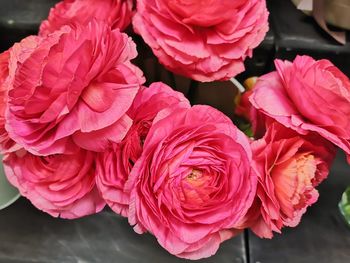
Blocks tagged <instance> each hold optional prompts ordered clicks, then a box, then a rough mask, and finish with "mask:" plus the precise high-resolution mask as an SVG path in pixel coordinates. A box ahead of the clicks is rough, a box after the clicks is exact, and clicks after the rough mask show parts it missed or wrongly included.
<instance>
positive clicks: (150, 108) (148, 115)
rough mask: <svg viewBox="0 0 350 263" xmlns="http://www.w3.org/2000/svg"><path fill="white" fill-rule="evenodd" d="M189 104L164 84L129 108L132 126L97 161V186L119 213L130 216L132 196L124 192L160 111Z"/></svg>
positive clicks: (144, 90)
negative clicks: (121, 138) (119, 140)
mask: <svg viewBox="0 0 350 263" xmlns="http://www.w3.org/2000/svg"><path fill="white" fill-rule="evenodd" d="M190 107H191V106H190V103H189V102H188V100H187V99H186V98H185V97H184V95H183V94H182V93H180V92H176V91H174V90H172V89H171V88H170V87H168V86H167V85H165V84H163V83H153V84H152V85H151V86H150V87H149V88H142V89H141V90H140V91H139V93H138V94H137V95H136V97H135V100H134V102H133V104H132V106H131V108H130V109H129V112H128V114H129V116H130V117H131V118H132V120H133V124H132V126H131V128H130V130H129V132H128V133H127V135H126V136H125V138H124V139H123V140H122V142H120V143H118V144H113V145H112V146H111V147H110V148H109V149H107V150H106V151H105V152H103V153H100V154H99V155H98V158H97V161H96V162H97V167H96V181H97V186H98V188H99V189H100V192H101V194H102V196H103V198H104V199H105V200H106V202H107V204H108V205H109V206H110V207H111V208H112V209H113V211H115V212H116V213H118V214H121V215H122V216H127V215H128V209H129V199H130V197H129V193H128V192H126V191H124V186H125V183H126V181H127V179H128V177H129V174H130V171H131V169H132V167H133V166H134V164H135V163H136V161H137V160H138V158H139V157H140V156H141V154H142V148H143V142H144V140H145V139H146V136H147V134H148V131H149V129H150V127H151V126H152V124H153V121H154V118H155V117H156V116H157V114H158V113H159V112H161V111H164V112H169V111H173V110H177V109H179V108H190Z"/></svg>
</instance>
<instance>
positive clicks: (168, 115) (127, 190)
mask: <svg viewBox="0 0 350 263" xmlns="http://www.w3.org/2000/svg"><path fill="white" fill-rule="evenodd" d="M136 2H137V4H136V6H134V5H133V1H130V0H103V1H95V0H65V1H62V2H60V3H58V4H57V5H56V6H55V7H54V8H53V9H51V11H50V15H49V17H48V19H47V20H46V21H44V22H43V23H42V24H41V27H40V31H39V34H38V35H37V36H29V37H27V38H25V39H23V40H22V41H21V42H19V43H16V44H15V45H14V46H13V47H11V48H10V49H9V50H8V51H5V52H4V53H2V54H1V55H0V87H1V96H0V97H1V108H0V109H1V110H0V116H1V118H0V120H1V122H0V134H1V135H0V145H1V151H2V153H3V154H4V167H5V172H6V176H7V178H8V180H9V181H10V182H11V183H12V184H13V185H14V186H15V187H17V188H18V189H19V191H20V193H21V195H22V196H25V197H27V198H28V199H29V200H30V201H31V202H32V203H33V205H34V206H36V207H37V208H38V209H41V210H43V211H45V212H47V213H49V214H50V215H52V216H55V217H61V218H67V219H74V218H79V217H83V216H86V215H90V214H94V213H98V212H100V211H101V210H102V209H103V208H104V207H105V205H108V206H109V207H110V208H111V209H112V210H113V211H114V212H115V213H118V214H120V215H122V216H124V217H127V218H128V220H129V223H130V225H132V226H133V227H134V230H135V231H136V232H137V233H140V234H141V233H145V232H149V233H151V234H153V235H154V236H155V237H156V238H157V240H158V242H159V244H160V245H161V246H162V247H164V248H165V249H166V250H167V251H169V252H170V253H171V254H173V255H175V256H178V257H182V258H188V259H199V258H204V257H209V256H211V255H213V254H215V253H216V251H217V250H218V248H219V245H220V243H222V242H223V241H225V240H227V239H230V238H232V237H234V236H235V235H237V234H238V233H240V232H241V231H242V230H244V229H245V228H251V229H252V231H253V232H254V233H255V234H257V235H258V236H259V237H264V238H272V236H273V233H274V232H277V233H280V232H281V229H282V228H283V227H284V226H289V227H293V226H296V225H297V224H298V223H299V221H300V219H301V217H302V215H303V214H304V213H305V211H306V209H307V207H308V206H310V205H312V204H313V203H315V202H316V201H317V198H318V192H317V190H316V187H317V186H318V185H319V184H320V183H321V182H322V181H323V180H324V179H326V178H327V175H328V172H329V169H330V166H331V163H332V160H333V159H334V157H335V151H336V146H338V147H340V148H341V149H343V150H344V151H345V152H346V154H347V155H348V156H350V119H349V114H350V81H349V79H348V78H347V77H346V76H345V75H344V74H343V73H341V72H340V71H339V70H338V69H337V68H336V67H335V66H334V65H333V64H332V63H331V62H329V61H328V60H320V61H315V60H313V59H312V58H310V57H306V56H302V57H297V58H296V59H295V61H294V62H288V61H279V60H277V61H276V62H275V64H276V71H275V72H272V73H270V74H267V75H265V76H262V77H260V78H259V79H258V80H257V82H256V84H255V85H254V86H253V87H252V89H251V90H249V91H247V92H245V93H244V94H243V95H242V97H241V101H240V104H239V106H238V107H237V113H240V114H241V115H243V116H245V117H246V118H247V119H248V120H249V121H250V122H251V123H252V129H253V131H254V139H253V138H249V137H247V136H246V135H245V134H244V133H243V132H242V131H240V130H239V129H238V128H237V127H236V126H235V125H234V124H233V122H232V121H231V120H230V119H229V118H228V117H226V116H225V115H224V114H223V113H221V112H219V111H218V110H216V109H214V108H212V107H210V106H205V105H195V106H191V105H190V103H189V101H188V100H187V99H186V97H185V96H184V95H183V94H182V93H180V92H177V91H175V90H173V89H172V88H170V87H169V86H167V85H165V84H163V83H160V82H158V83H153V84H151V85H150V86H149V87H145V86H143V83H144V82H145V77H144V76H143V73H142V71H141V69H139V68H138V67H137V66H135V65H134V64H133V63H132V60H133V59H134V58H135V57H136V56H137V50H136V45H135V43H134V42H133V40H132V39H131V38H130V37H129V36H128V35H127V34H126V33H122V32H121V31H123V30H125V29H126V28H127V27H128V25H129V23H130V22H131V21H132V25H133V28H134V31H135V32H136V33H138V34H140V35H141V36H142V38H143V40H144V41H145V42H146V43H147V44H148V45H149V47H150V48H151V49H152V51H153V53H154V54H155V55H156V56H157V58H158V59H159V61H160V63H161V64H163V65H164V66H165V67H166V68H167V69H168V70H170V71H172V72H174V73H177V74H180V75H184V76H186V77H189V78H191V79H194V80H197V81H203V82H204V81H205V82H209V81H214V80H228V79H231V78H232V77H234V76H236V75H237V74H238V73H240V72H242V71H244V60H245V58H246V57H249V56H252V50H253V49H254V48H255V47H256V46H258V44H259V43H260V42H261V41H262V39H263V38H264V36H265V34H266V32H267V30H268V23H267V18H268V12H267V10H266V3H265V1H263V0H236V1H232V0H214V1H213V0H206V1H189V0H167V1H166V0H138V1H136ZM217 92H220V90H219V89H218V90H217Z"/></svg>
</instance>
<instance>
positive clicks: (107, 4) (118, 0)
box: [39, 0, 133, 36]
mask: <svg viewBox="0 0 350 263" xmlns="http://www.w3.org/2000/svg"><path fill="white" fill-rule="evenodd" d="M132 2H133V1H132V0H102V1H96V0H63V1H61V2H59V3H58V4H56V6H55V7H54V8H51V10H50V14H49V17H48V19H47V20H45V21H43V22H42V23H41V25H40V31H39V35H40V36H45V35H48V34H50V33H53V32H54V31H56V30H59V29H60V28H61V27H62V26H64V25H70V24H72V23H80V24H83V25H86V24H88V22H90V20H92V19H97V20H103V21H105V22H107V23H108V24H109V25H110V26H112V28H113V29H116V28H119V29H120V30H124V29H125V28H126V27H127V26H128V25H129V24H130V22H131V17H132V7H133V3H132Z"/></svg>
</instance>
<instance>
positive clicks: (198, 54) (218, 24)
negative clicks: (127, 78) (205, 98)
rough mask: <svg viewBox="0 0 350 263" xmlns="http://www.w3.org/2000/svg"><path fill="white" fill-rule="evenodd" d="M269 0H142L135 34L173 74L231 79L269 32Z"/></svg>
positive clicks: (196, 77) (193, 77) (242, 67)
mask: <svg viewBox="0 0 350 263" xmlns="http://www.w3.org/2000/svg"><path fill="white" fill-rule="evenodd" d="M267 18H268V11H267V9H266V3H265V0H235V1H232V0H205V1H188V0H138V1H137V13H136V14H135V16H134V18H133V25H134V29H135V31H136V32H137V33H139V34H140V35H141V36H142V37H143V39H144V41H145V42H146V43H147V44H148V45H149V46H150V47H151V48H152V50H153V53H154V54H155V55H156V56H157V57H158V59H159V61H160V63H162V64H163V65H164V66H165V67H167V68H168V69H169V70H171V71H173V72H175V73H177V74H181V75H184V76H187V77H190V78H192V79H195V80H198V81H213V80H227V79H229V78H231V77H233V76H235V75H237V74H238V73H241V72H242V71H244V60H245V58H246V57H247V56H252V50H253V49H254V48H255V47H257V46H258V45H259V44H260V42H261V41H262V40H263V39H264V36H265V34H266V32H267V31H268V22H267Z"/></svg>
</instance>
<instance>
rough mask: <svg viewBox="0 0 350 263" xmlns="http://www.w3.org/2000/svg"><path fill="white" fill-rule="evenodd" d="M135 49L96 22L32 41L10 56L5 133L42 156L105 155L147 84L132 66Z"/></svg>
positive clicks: (18, 46)
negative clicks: (82, 152) (80, 152)
mask: <svg viewBox="0 0 350 263" xmlns="http://www.w3.org/2000/svg"><path fill="white" fill-rule="evenodd" d="M136 55H137V52H136V47H135V44H134V43H133V42H132V40H131V39H130V38H129V37H128V36H127V35H126V34H122V33H120V32H119V30H118V29H116V30H111V29H110V28H109V27H108V25H107V24H105V23H101V22H96V21H93V22H91V23H90V24H89V25H88V26H86V27H80V26H77V27H74V28H71V27H68V26H65V27H63V28H62V29H61V30H59V31H56V32H55V33H53V34H51V35H49V36H47V37H43V38H41V37H35V36H31V37H28V38H26V39H24V40H23V41H21V42H20V43H18V44H15V45H14V47H13V48H12V49H11V52H10V64H9V69H10V71H9V82H10V84H9V85H10V91H9V100H8V104H9V105H8V107H7V113H6V121H7V123H6V129H7V131H8V132H9V135H10V137H11V138H12V139H14V140H15V141H16V142H17V143H18V144H20V145H21V146H23V147H24V148H25V149H27V150H28V151H29V152H31V153H33V154H37V155H38V154H39V155H49V154H56V153H69V152H74V151H75V148H76V145H78V146H80V147H82V148H85V149H88V150H94V151H103V150H104V149H105V147H107V145H108V144H109V142H110V141H117V142H119V141H120V140H121V139H122V138H123V137H124V136H125V134H126V133H127V131H128V128H129V126H130V125H131V119H130V118H129V117H128V116H127V115H126V112H127V110H128V109H129V107H130V106H131V103H132V101H133V99H134V97H135V95H136V94H137V92H138V90H139V88H140V85H141V83H143V81H144V79H143V77H142V72H141V71H140V70H139V69H138V68H137V67H135V66H134V65H132V64H131V63H130V59H133V58H135V57H136Z"/></svg>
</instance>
